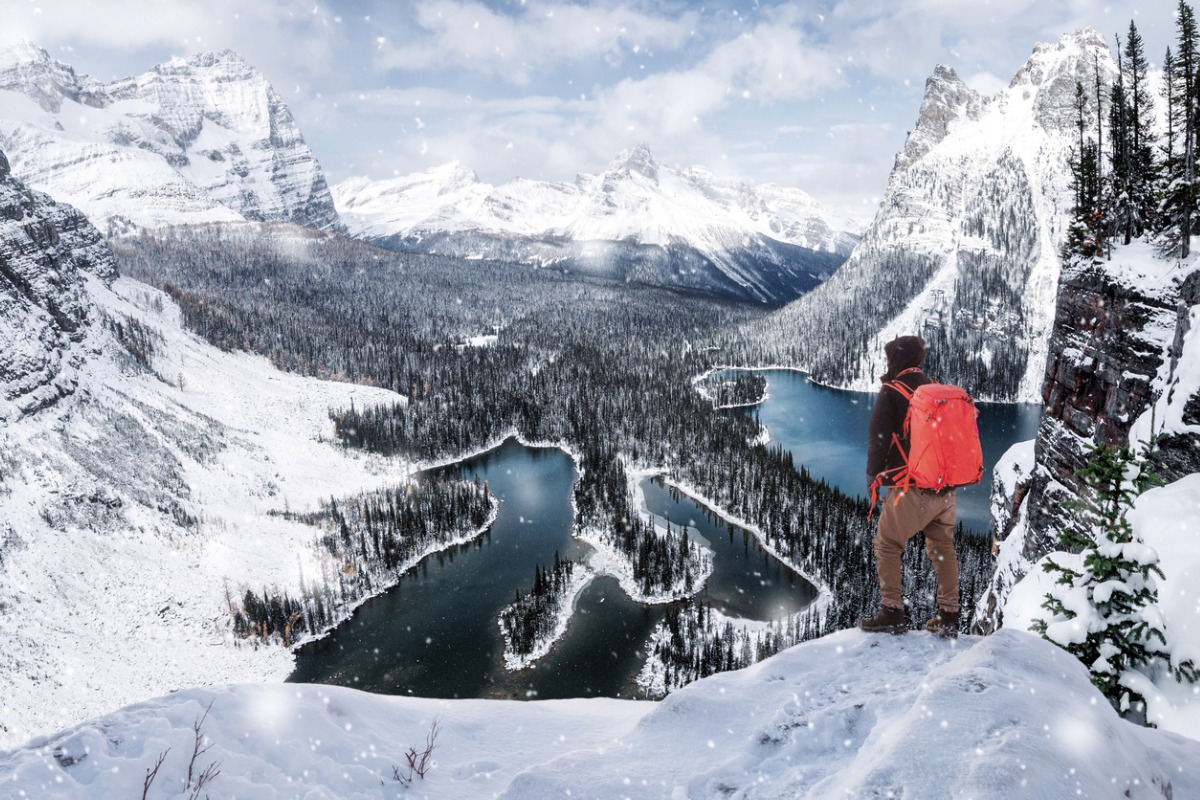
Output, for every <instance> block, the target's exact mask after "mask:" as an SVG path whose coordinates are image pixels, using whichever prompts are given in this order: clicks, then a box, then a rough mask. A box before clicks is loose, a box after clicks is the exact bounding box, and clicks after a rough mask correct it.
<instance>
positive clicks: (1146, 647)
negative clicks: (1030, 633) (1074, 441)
mask: <svg viewBox="0 0 1200 800" xmlns="http://www.w3.org/2000/svg"><path fill="white" fill-rule="evenodd" d="M1154 455H1155V448H1154V443H1153V440H1152V441H1151V443H1150V444H1147V445H1145V446H1144V447H1143V449H1142V450H1141V452H1140V453H1135V452H1134V451H1132V450H1131V449H1130V448H1129V447H1110V446H1108V445H1100V446H1097V447H1092V448H1090V450H1089V460H1088V463H1087V466H1085V467H1084V468H1083V469H1082V470H1080V471H1079V473H1077V474H1078V476H1079V477H1080V478H1081V479H1082V480H1083V482H1084V484H1085V485H1086V486H1087V488H1088V489H1089V490H1090V492H1089V493H1088V494H1087V495H1085V496H1084V498H1083V499H1082V500H1080V501H1078V502H1076V503H1074V504H1073V506H1074V510H1076V511H1077V512H1078V513H1079V514H1080V517H1081V519H1082V520H1083V521H1084V523H1085V524H1084V526H1083V529H1082V532H1076V531H1064V532H1062V533H1060V535H1059V543H1060V544H1061V545H1062V546H1063V547H1064V548H1065V549H1066V550H1067V551H1069V552H1072V553H1077V554H1078V555H1079V557H1080V558H1079V567H1078V568H1073V567H1072V566H1069V565H1067V564H1065V563H1062V561H1060V560H1059V559H1056V558H1055V557H1054V556H1051V557H1049V558H1047V559H1046V560H1045V562H1044V563H1043V565H1042V566H1043V568H1044V569H1045V570H1046V571H1047V572H1051V573H1056V574H1057V576H1058V577H1057V579H1056V581H1055V586H1054V588H1053V589H1052V590H1051V591H1050V592H1049V593H1047V594H1046V599H1045V601H1044V602H1043V603H1042V607H1043V608H1045V609H1046V610H1047V611H1048V612H1050V615H1051V616H1050V617H1049V619H1039V620H1036V621H1035V622H1034V624H1033V630H1034V631H1035V632H1037V633H1040V634H1041V635H1042V636H1043V637H1044V638H1046V639H1048V640H1049V641H1052V642H1054V643H1055V644H1057V645H1059V646H1060V647H1062V648H1063V649H1065V650H1066V651H1067V652H1069V653H1071V654H1072V655H1074V656H1075V657H1076V658H1078V659H1079V660H1080V661H1082V662H1083V663H1084V664H1085V665H1086V666H1087V667H1088V670H1089V671H1090V672H1091V675H1092V683H1093V684H1094V685H1095V686H1096V688H1098V689H1099V690H1100V691H1101V692H1103V693H1104V696H1105V697H1107V698H1108V700H1109V702H1111V703H1112V704H1113V706H1114V707H1115V708H1116V709H1117V710H1118V711H1120V712H1121V713H1122V714H1125V713H1127V712H1129V711H1130V710H1133V709H1138V710H1144V708H1145V699H1144V698H1143V697H1142V696H1141V695H1140V694H1138V692H1136V691H1135V690H1133V689H1131V688H1130V687H1129V685H1128V682H1127V681H1124V680H1123V678H1124V677H1125V676H1126V675H1128V673H1130V672H1131V671H1137V672H1146V671H1148V669H1151V668H1153V667H1155V666H1157V665H1159V664H1162V665H1165V666H1166V668H1167V669H1169V670H1170V671H1171V673H1172V674H1173V675H1174V676H1175V678H1176V679H1177V680H1188V681H1195V680H1196V679H1197V677H1200V674H1198V672H1197V669H1196V666H1195V664H1193V663H1192V661H1191V660H1176V659H1175V658H1173V656H1172V654H1171V649H1170V647H1169V646H1168V643H1167V634H1166V627H1165V624H1164V622H1163V618H1162V614H1161V613H1160V612H1159V610H1158V586H1157V584H1156V582H1155V576H1157V577H1158V578H1162V577H1163V573H1162V569H1161V568H1160V567H1159V566H1158V553H1157V552H1156V551H1155V550H1154V548H1152V547H1150V546H1148V545H1146V544H1145V543H1143V542H1141V541H1139V540H1138V539H1137V538H1136V537H1135V536H1134V534H1133V528H1132V526H1131V525H1130V524H1129V521H1128V519H1127V518H1126V514H1127V512H1128V511H1129V509H1130V508H1131V507H1132V505H1133V502H1134V500H1135V499H1136V498H1137V496H1138V495H1139V494H1141V493H1142V492H1143V491H1145V490H1146V489H1148V488H1149V487H1150V486H1152V485H1155V484H1160V483H1161V481H1160V480H1159V479H1158V477H1157V476H1156V475H1155V474H1154V471H1153V469H1152V464H1153V461H1154Z"/></svg>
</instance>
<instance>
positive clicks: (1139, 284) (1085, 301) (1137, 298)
mask: <svg viewBox="0 0 1200 800" xmlns="http://www.w3.org/2000/svg"><path fill="white" fill-rule="evenodd" d="M1198 321H1200V263H1198V262H1196V261H1192V262H1190V263H1187V264H1179V263H1177V262H1166V261H1160V260H1158V259H1156V258H1155V257H1154V256H1153V254H1152V253H1151V251H1150V246H1149V245H1146V244H1145V243H1139V244H1137V245H1134V246H1132V247H1129V248H1119V249H1118V250H1117V251H1116V253H1115V254H1114V257H1113V260H1112V261H1111V262H1104V263H1102V264H1098V265H1091V264H1089V265H1086V266H1083V267H1073V268H1070V269H1065V270H1064V271H1063V274H1062V282H1061V286H1060V290H1059V300H1058V308H1057V313H1056V315H1055V324H1054V332H1053V335H1052V337H1051V340H1050V356H1049V359H1048V361H1047V366H1046V379H1045V383H1044V388H1043V398H1044V401H1045V404H1046V405H1045V411H1044V413H1043V415H1042V420H1041V423H1040V425H1039V428H1038V436H1037V440H1036V442H1035V443H1034V447H1033V463H1032V465H1030V464H1028V463H1025V462H1027V460H1028V459H1027V455H1026V452H1025V451H1026V446H1025V445H1021V446H1018V447H1016V448H1014V449H1013V451H1010V454H1009V455H1008V456H1006V458H1005V459H1004V461H1003V462H1002V464H1001V466H1000V467H999V468H998V470H997V472H998V473H1005V474H1011V476H1012V477H1010V478H1007V479H1005V480H998V481H997V484H996V496H995V497H994V498H993V523H994V526H995V527H994V530H995V532H996V535H997V538H998V539H1000V540H1002V541H1001V544H1000V558H999V563H998V569H997V571H996V575H995V577H994V579H993V582H992V586H991V588H990V589H989V594H988V597H987V599H986V602H985V603H983V604H981V607H982V608H989V609H990V612H989V613H988V615H987V618H986V622H985V629H991V628H994V627H996V626H997V625H998V624H1000V623H1001V622H1002V620H1001V609H1002V607H1003V604H1004V600H1005V598H1006V597H1007V595H1008V592H1009V590H1010V589H1011V588H1012V586H1013V584H1014V583H1016V581H1018V580H1020V579H1021V578H1022V577H1023V576H1024V575H1025V574H1026V573H1027V572H1028V570H1029V569H1030V567H1031V565H1033V564H1034V563H1036V562H1037V561H1038V560H1039V559H1040V558H1041V557H1042V556H1044V555H1046V554H1047V553H1049V552H1051V551H1053V550H1057V549H1059V548H1058V536H1059V534H1060V532H1062V531H1064V530H1071V529H1072V528H1077V527H1078V525H1079V520H1078V515H1077V514H1075V513H1073V512H1072V511H1071V508H1070V502H1071V501H1073V500H1076V499H1077V498H1078V497H1079V496H1080V495H1081V494H1082V486H1081V482H1080V479H1079V478H1078V477H1076V473H1077V472H1078V471H1079V470H1080V469H1081V468H1083V466H1084V465H1085V464H1086V463H1087V460H1088V453H1087V448H1088V447H1089V446H1090V445H1093V444H1096V445H1099V444H1109V445H1125V444H1131V445H1134V446H1137V445H1138V444H1139V443H1140V442H1144V441H1147V440H1148V439H1149V438H1150V435H1151V432H1152V431H1153V433H1155V434H1158V435H1159V436H1160V437H1161V438H1160V440H1159V449H1160V451H1161V455H1162V460H1161V462H1160V463H1159V465H1158V469H1157V472H1158V474H1159V475H1160V477H1161V478H1162V479H1163V480H1164V481H1166V482H1171V481H1175V480H1178V479H1179V478H1181V477H1183V476H1184V475H1187V474H1189V473H1192V472H1197V471H1200V414H1198V413H1197V412H1198V411H1200V374H1198V373H1197V364H1200V330H1197V323H1198Z"/></svg>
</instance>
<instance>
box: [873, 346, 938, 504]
mask: <svg viewBox="0 0 1200 800" xmlns="http://www.w3.org/2000/svg"><path fill="white" fill-rule="evenodd" d="M883 352H884V354H885V355H886V356H887V361H888V368H887V372H885V373H884V375H883V377H882V378H881V379H880V380H882V381H883V384H884V385H883V386H882V387H880V389H879V395H878V396H877V397H876V398H875V409H874V410H873V411H872V412H871V424H870V427H869V428H868V431H867V480H868V481H873V480H874V479H875V476H876V475H878V474H879V473H880V472H884V471H886V470H891V469H895V468H897V467H900V466H903V465H904V457H903V456H902V455H901V453H900V451H899V450H898V449H897V448H896V446H895V443H894V442H893V441H892V434H895V435H896V436H897V437H899V439H900V443H901V446H902V447H903V448H904V451H905V452H907V451H908V437H906V436H905V435H904V418H905V417H906V416H907V415H908V398H906V397H905V396H904V395H902V394H901V393H900V392H898V391H896V390H895V389H893V388H892V387H890V386H888V384H889V383H891V382H893V381H899V382H900V383H903V384H904V385H905V386H907V387H908V388H909V389H913V390H915V389H916V388H917V387H918V386H924V385H925V384H927V383H933V381H931V380H930V379H929V378H927V377H926V376H925V373H923V372H920V371H919V370H920V369H921V367H922V366H923V365H924V364H925V352H926V349H925V340H924V339H922V338H921V337H920V336H901V337H900V338H899V339H893V340H892V341H890V342H888V343H887V344H886V345H884V348H883ZM914 367H915V368H916V370H917V371H914V372H909V373H907V374H904V375H901V374H900V373H902V372H904V371H905V370H907V369H912V368H914ZM883 482H884V485H891V483H892V481H890V480H888V476H886V475H885V476H884V479H883Z"/></svg>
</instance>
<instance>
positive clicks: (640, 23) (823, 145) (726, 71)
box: [0, 0, 1176, 218]
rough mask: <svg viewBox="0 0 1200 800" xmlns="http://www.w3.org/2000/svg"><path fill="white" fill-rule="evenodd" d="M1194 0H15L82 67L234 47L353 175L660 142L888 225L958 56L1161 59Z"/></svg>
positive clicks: (527, 173) (668, 152)
mask: <svg viewBox="0 0 1200 800" xmlns="http://www.w3.org/2000/svg"><path fill="white" fill-rule="evenodd" d="M1175 5H1176V4H1175V3H1174V2H1169V0H1153V2H1145V3H1137V4H1113V3H1103V2H1097V1H1096V0H996V1H995V2H975V1H973V0H842V1H841V2H837V1H835V0H827V1H826V2H768V1H767V0H759V1H758V2H755V0H743V1H741V2H734V0H717V1H716V2H703V3H693V2H670V1H669V0H668V2H639V1H638V0H586V1H583V0H576V1H575V2H568V1H567V0H544V1H543V0H488V1H487V2H482V1H480V0H412V2H394V1H393V2H385V1H384V0H338V2H320V1H319V0H205V2H202V3H201V2H196V1H195V0H148V1H147V2H138V3H122V2H112V0H107V1H101V0H96V1H94V2H92V1H89V0H9V2H8V3H6V6H7V8H6V11H5V17H6V19H5V22H4V25H3V29H2V30H0V45H3V44H5V43H7V40H11V39H15V38H18V37H25V38H29V39H31V40H32V41H34V42H35V43H36V44H39V45H41V46H43V47H45V48H46V49H47V50H49V51H50V53H51V55H53V56H54V57H56V58H58V59H60V60H62V61H65V62H67V63H69V64H71V65H72V66H73V67H75V69H76V70H77V71H78V72H80V73H85V74H90V75H94V76H95V77H97V78H101V79H105V80H107V79H111V78H116V77H124V76H126V75H130V74H135V73H140V72H143V71H145V70H147V69H149V68H150V67H151V66H153V65H154V64H156V63H160V62H162V61H165V60H166V59H168V58H170V57H171V56H176V55H189V54H191V53H194V52H198V51H204V50H219V49H225V48H230V49H233V50H236V51H237V52H239V53H240V54H241V55H242V56H243V57H244V58H245V59H246V60H247V61H249V62H250V63H252V64H254V65H255V66H257V67H258V68H259V69H261V70H262V71H263V72H264V73H265V74H266V75H267V77H268V78H269V79H270V80H271V82H272V83H273V84H274V85H275V88H276V89H277V90H278V91H279V92H280V94H281V95H283V97H284V99H285V100H286V101H287V102H288V104H289V106H290V107H291V108H292V111H293V113H294V114H295V116H296V118H297V120H298V121H299V123H300V126H301V129H302V130H303V132H304V134H305V137H306V138H307V140H308V142H309V144H310V145H311V146H312V148H313V150H314V151H315V152H316V154H317V156H318V158H319V159H320V160H321V163H322V165H323V166H324V167H325V169H326V171H327V173H328V174H329V177H330V181H331V182H337V181H339V180H342V179H344V178H347V177H350V176H352V175H368V176H370V177H373V178H385V177H390V176H392V175H400V174H407V173H411V172H416V171H420V170H422V169H426V168H429V167H431V166H436V165H439V164H443V163H446V162H448V161H451V160H458V161H460V162H462V163H464V164H467V165H468V166H470V167H472V168H473V169H474V170H475V171H476V172H477V173H478V175H479V177H480V178H481V179H483V180H485V181H489V182H492V183H502V182H504V181H507V180H510V179H512V178H514V177H518V176H519V177H523V178H538V179H548V180H570V179H572V178H573V177H574V175H575V174H576V173H578V172H597V171H599V170H601V169H603V168H604V166H605V165H606V164H607V163H608V162H609V161H610V160H611V159H612V157H613V156H614V155H616V153H617V152H619V151H620V150H622V149H623V148H625V147H628V146H630V145H633V144H637V143H645V144H647V145H648V146H649V147H650V149H651V150H652V152H653V153H654V154H655V156H656V157H657V158H658V159H659V160H660V161H662V162H664V163H667V164H672V165H676V166H687V165H691V164H700V165H703V166H705V167H708V168H709V169H711V170H713V171H714V172H716V173H717V174H719V175H722V176H726V177H732V178H737V179H740V180H745V181H747V182H751V183H763V182H772V183H778V184H782V185H786V186H796V187H799V188H802V189H804V190H806V191H808V192H809V193H811V194H813V195H814V196H816V197H817V198H818V199H819V200H822V201H823V202H826V203H827V204H829V205H831V206H834V207H835V208H839V209H843V210H845V211H847V212H848V213H853V214H855V215H857V216H859V217H867V218H869V216H870V215H871V214H872V213H873V209H874V205H875V203H877V202H878V198H879V196H880V195H881V194H882V192H883V190H884V187H885V185H886V180H887V173H888V171H889V169H890V168H891V164H892V161H893V159H894V156H895V153H896V152H897V151H898V150H900V149H901V147H902V146H903V142H904V137H905V134H906V132H907V130H908V128H910V127H911V126H912V124H913V122H914V121H915V119H916V114H917V110H918V108H919V106H920V102H921V97H922V93H923V88H924V82H925V79H926V77H928V75H929V74H930V73H931V72H932V70H933V67H934V65H936V64H938V63H943V64H948V65H949V66H951V67H953V68H954V69H955V70H956V71H957V72H958V74H959V75H960V76H961V77H962V78H963V79H964V80H966V81H967V82H968V83H969V84H971V85H972V86H974V87H975V88H977V89H981V90H983V91H985V92H991V91H994V90H995V89H997V88H999V87H1000V86H1002V85H1004V84H1006V83H1007V82H1008V80H1009V78H1010V77H1011V76H1012V74H1013V73H1014V72H1016V70H1017V69H1018V68H1019V67H1020V66H1021V64H1022V63H1024V61H1025V59H1026V58H1027V57H1028V55H1029V53H1030V52H1031V50H1032V48H1033V45H1034V44H1035V43H1037V42H1039V41H1054V40H1056V39H1057V38H1058V36H1059V35H1060V34H1061V33H1064V32H1068V31H1072V30H1075V29H1077V28H1080V27H1083V26H1091V27H1094V28H1096V29H1097V30H1098V31H1100V32H1101V33H1103V34H1105V35H1106V36H1108V37H1109V38H1110V39H1111V37H1112V35H1113V34H1115V33H1118V32H1120V33H1122V34H1124V32H1125V30H1126V29H1127V27H1128V25H1129V20H1130V19H1131V18H1132V19H1135V20H1136V21H1137V24H1138V27H1139V29H1140V30H1141V32H1142V35H1143V37H1144V38H1145V40H1146V44H1147V53H1148V55H1149V57H1150V58H1151V59H1152V60H1154V61H1155V62H1158V61H1160V60H1161V57H1162V54H1163V52H1164V50H1165V48H1166V47H1167V45H1168V44H1169V43H1170V39H1171V36H1172V30H1173V25H1174V21H1173V13H1174V8H1175Z"/></svg>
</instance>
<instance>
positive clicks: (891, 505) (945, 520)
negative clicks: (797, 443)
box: [858, 336, 958, 637]
mask: <svg viewBox="0 0 1200 800" xmlns="http://www.w3.org/2000/svg"><path fill="white" fill-rule="evenodd" d="M883 351H884V353H885V354H886V355H887V364H888V368H887V372H886V373H885V374H884V376H883V378H882V381H883V386H882V387H881V388H880V389H879V395H878V396H877V397H876V399H875V409H874V411H872V412H871V423H870V429H869V432H868V441H867V483H868V484H869V485H870V486H871V487H872V499H874V491H875V490H876V489H878V488H879V486H887V487H890V488H889V489H888V491H887V496H886V497H885V499H884V501H883V510H882V512H881V514H880V518H879V528H878V530H877V531H876V533H875V542H874V544H875V568H876V571H877V572H878V574H879V594H880V595H881V597H882V599H883V603H882V606H883V607H882V608H881V609H880V611H879V613H878V614H876V615H875V616H873V617H868V618H865V619H861V620H859V623H858V626H859V627H860V628H862V629H863V630H864V631H871V632H887V633H904V632H905V631H906V630H907V629H908V626H907V624H906V623H905V618H904V598H903V596H902V594H901V587H902V583H901V577H900V559H901V556H902V555H903V554H904V547H905V545H906V544H908V540H909V539H911V538H912V537H913V536H916V535H917V533H919V532H921V531H924V533H925V552H926V553H928V554H929V560H930V561H931V562H932V563H933V569H934V572H935V573H936V574H937V604H938V612H937V614H935V615H934V616H933V617H932V618H931V619H930V620H929V621H928V622H926V624H925V628H926V630H929V631H932V632H933V633H936V634H937V635H938V636H942V637H956V636H958V557H957V556H956V555H955V553H954V525H955V512H956V508H955V496H954V488H953V487H947V488H942V489H940V490H939V489H922V488H918V487H917V486H915V485H906V486H904V488H897V483H898V482H899V481H898V480H897V476H898V475H899V474H902V473H903V470H904V469H905V465H906V460H907V458H908V453H909V442H908V436H907V431H906V430H905V426H904V421H905V417H906V416H907V414H908V408H909V398H911V397H912V394H913V392H914V391H915V390H916V389H917V387H918V386H923V385H925V384H929V383H933V381H931V380H930V379H929V378H928V377H926V376H925V373H924V372H922V371H921V367H922V366H923V365H924V364H925V354H926V345H925V340H924V339H922V338H921V337H920V336H901V337H900V338H898V339H893V340H892V341H890V342H888V343H887V345H885V346H884V348H883ZM895 383H899V384H903V390H902V389H901V388H897V387H896V386H894V385H892V384H895ZM904 390H907V391H904ZM897 443H898V444H899V446H897ZM897 493H899V494H898V496H896V495H897Z"/></svg>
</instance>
